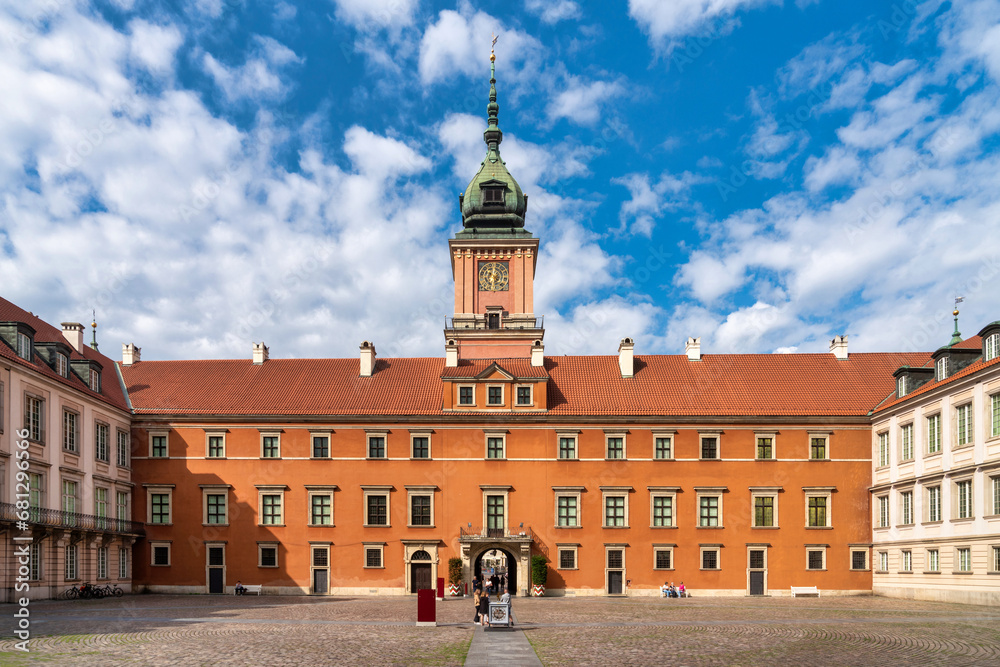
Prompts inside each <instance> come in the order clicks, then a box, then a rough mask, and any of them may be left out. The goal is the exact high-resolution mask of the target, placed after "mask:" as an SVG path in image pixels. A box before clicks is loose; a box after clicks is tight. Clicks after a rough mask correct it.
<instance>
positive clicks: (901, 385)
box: [896, 375, 906, 398]
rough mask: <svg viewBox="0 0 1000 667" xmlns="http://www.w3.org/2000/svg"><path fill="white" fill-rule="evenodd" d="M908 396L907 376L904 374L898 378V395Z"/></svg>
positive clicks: (899, 396) (898, 396)
mask: <svg viewBox="0 0 1000 667" xmlns="http://www.w3.org/2000/svg"><path fill="white" fill-rule="evenodd" d="M903 396H906V376H905V375H902V376H900V377H898V378H896V397H897V398H902V397H903Z"/></svg>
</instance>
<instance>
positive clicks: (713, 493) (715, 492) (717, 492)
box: [694, 486, 727, 530]
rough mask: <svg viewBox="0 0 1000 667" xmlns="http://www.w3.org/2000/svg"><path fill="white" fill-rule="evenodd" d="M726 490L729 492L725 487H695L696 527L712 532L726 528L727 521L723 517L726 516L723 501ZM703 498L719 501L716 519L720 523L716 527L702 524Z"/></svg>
mask: <svg viewBox="0 0 1000 667" xmlns="http://www.w3.org/2000/svg"><path fill="white" fill-rule="evenodd" d="M726 490H727V488H726V487H724V486H696V487H694V491H695V503H694V507H695V524H694V525H695V526H697V527H698V528H706V529H712V530H715V529H719V528H724V527H725V521H724V520H723V517H724V516H725V515H724V513H723V502H724V501H723V496H724V495H725V492H726ZM702 498H715V499H716V500H718V504H717V506H716V510H717V512H716V514H717V516H716V519H717V521H718V523H717V524H716V525H714V526H712V525H708V524H702V522H701V501H702Z"/></svg>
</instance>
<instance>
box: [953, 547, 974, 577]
mask: <svg viewBox="0 0 1000 667" xmlns="http://www.w3.org/2000/svg"><path fill="white" fill-rule="evenodd" d="M954 571H955V572H956V573H958V572H963V573H964V572H972V547H971V546H969V545H965V544H963V545H961V546H956V547H955V569H954Z"/></svg>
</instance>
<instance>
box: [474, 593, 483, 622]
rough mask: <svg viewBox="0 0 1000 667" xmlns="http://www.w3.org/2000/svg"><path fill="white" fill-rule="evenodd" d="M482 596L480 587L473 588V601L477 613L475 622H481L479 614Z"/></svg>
mask: <svg viewBox="0 0 1000 667" xmlns="http://www.w3.org/2000/svg"><path fill="white" fill-rule="evenodd" d="M481 598H482V594H481V593H480V592H479V589H478V588H473V590H472V603H473V604H474V605H475V609H476V615H475V616H474V617H473V620H474V622H476V623H481V622H482V621H481V620H480V614H479V602H480V599H481Z"/></svg>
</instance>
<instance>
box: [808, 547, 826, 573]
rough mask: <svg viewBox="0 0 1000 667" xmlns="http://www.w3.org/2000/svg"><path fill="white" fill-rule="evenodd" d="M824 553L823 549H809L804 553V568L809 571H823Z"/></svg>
mask: <svg viewBox="0 0 1000 667" xmlns="http://www.w3.org/2000/svg"><path fill="white" fill-rule="evenodd" d="M825 556H826V552H825V551H824V550H823V549H809V550H808V551H806V568H807V569H809V570H823V569H825V567H824V562H823V561H824V559H825Z"/></svg>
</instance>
